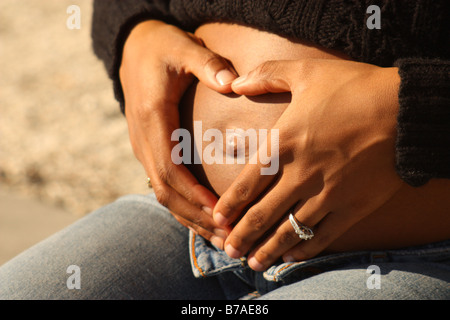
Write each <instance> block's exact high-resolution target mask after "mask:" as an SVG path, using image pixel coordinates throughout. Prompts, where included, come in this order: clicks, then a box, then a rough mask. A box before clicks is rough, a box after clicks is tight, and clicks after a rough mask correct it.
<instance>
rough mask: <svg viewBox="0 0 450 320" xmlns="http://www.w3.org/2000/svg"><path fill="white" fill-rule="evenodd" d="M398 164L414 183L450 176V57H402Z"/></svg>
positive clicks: (399, 61) (399, 66)
mask: <svg viewBox="0 0 450 320" xmlns="http://www.w3.org/2000/svg"><path fill="white" fill-rule="evenodd" d="M395 66H397V67H398V68H399V75H400V79H401V82H400V90H399V104H400V108H399V114H398V128H397V145H396V166H397V172H398V173H399V175H400V177H401V178H402V179H403V180H404V181H405V182H407V183H408V184H410V185H411V186H416V187H417V186H421V185H423V184H425V183H426V182H427V181H428V180H430V179H431V178H447V179H448V178H450V61H445V60H444V61H443V60H438V59H430V60H427V59H419V58H418V59H414V58H408V59H399V60H398V61H396V63H395Z"/></svg>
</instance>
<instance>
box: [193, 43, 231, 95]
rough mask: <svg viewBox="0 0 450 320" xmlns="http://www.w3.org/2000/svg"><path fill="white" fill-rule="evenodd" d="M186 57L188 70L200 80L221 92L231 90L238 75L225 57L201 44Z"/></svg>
mask: <svg viewBox="0 0 450 320" xmlns="http://www.w3.org/2000/svg"><path fill="white" fill-rule="evenodd" d="M185 58H186V60H185V61H186V63H185V65H186V70H187V72H189V73H192V74H193V75H195V76H196V77H197V78H198V80H199V81H200V82H202V83H204V84H205V85H206V86H207V87H209V88H210V89H213V90H216V91H218V92H220V93H230V92H231V83H232V82H233V80H235V79H236V78H237V77H238V76H237V72H236V71H235V70H234V68H233V67H232V66H231V64H230V62H228V60H226V59H225V58H224V57H222V56H220V55H218V54H216V53H214V52H213V51H211V50H209V49H208V48H205V47H202V46H200V45H199V46H195V49H194V50H192V51H191V52H190V53H189V54H188V55H186V56H185Z"/></svg>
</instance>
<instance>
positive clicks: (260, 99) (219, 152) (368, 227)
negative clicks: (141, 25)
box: [180, 23, 450, 251]
mask: <svg viewBox="0 0 450 320" xmlns="http://www.w3.org/2000/svg"><path fill="white" fill-rule="evenodd" d="M196 35H197V36H198V37H200V38H201V39H202V40H203V42H204V43H205V45H206V46H207V47H208V48H210V49H211V50H212V51H214V52H217V53H218V54H220V55H222V56H223V57H225V58H227V59H228V60H229V61H230V62H231V63H232V65H233V66H234V68H235V70H236V71H237V72H238V73H239V74H245V73H247V72H249V71H251V70H253V69H254V68H255V67H256V66H258V65H259V64H261V63H262V62H264V61H267V60H293V59H302V58H318V59H320V58H321V59H348V57H346V56H344V55H342V54H339V53H336V52H333V51H328V50H324V49H321V48H318V47H316V46H314V45H312V44H310V43H306V42H293V41H290V40H288V39H285V38H282V37H279V36H277V35H274V34H270V33H266V32H262V31H259V30H255V29H252V28H248V27H244V26H239V25H230V24H221V23H211V24H206V25H203V26H201V27H200V28H199V29H198V30H197V31H196ZM290 98H291V97H290V94H289V93H281V94H266V95H262V96H257V97H245V96H238V95H235V94H226V95H224V94H220V93H217V92H215V91H213V90H211V89H209V88H207V87H206V86H204V85H203V84H202V83H196V84H194V85H193V86H191V88H189V89H188V91H187V92H186V95H185V96H184V98H183V100H182V102H181V104H180V121H181V127H183V128H186V129H187V130H188V131H189V132H190V133H191V137H193V139H192V140H193V141H194V140H195V141H196V145H197V149H196V150H193V151H196V152H197V154H198V155H199V156H201V160H202V161H197V162H198V163H195V164H192V165H189V166H188V167H189V169H190V170H191V171H192V172H193V173H194V175H195V176H196V177H197V178H198V179H199V181H200V182H201V183H202V184H204V185H205V186H207V187H209V188H210V189H211V190H212V191H214V192H215V193H216V194H217V195H219V196H220V195H221V194H222V193H223V192H225V190H226V189H227V188H228V186H229V185H230V184H231V183H232V181H233V180H234V179H235V178H236V177H237V175H238V174H239V172H240V171H241V170H242V168H243V166H244V165H245V164H242V163H238V161H237V157H238V154H237V153H236V149H238V148H237V147H238V146H241V145H239V144H238V143H237V142H238V141H239V139H241V138H240V137H239V134H236V133H237V132H238V131H237V130H236V129H242V130H244V131H246V132H247V133H248V132H250V131H249V130H251V132H254V133H255V134H256V141H257V143H260V142H261V141H262V139H261V137H259V133H260V132H265V131H267V130H268V129H270V128H271V127H272V126H273V125H274V124H275V122H276V121H277V119H278V118H279V117H280V115H281V114H282V112H283V111H284V110H285V108H286V107H287V105H288V104H289V102H290ZM194 128H195V130H194ZM227 130H228V132H227ZM260 130H261V131H260ZM194 131H195V135H194ZM208 133H213V135H212V137H213V138H211V137H209V138H211V140H208V139H206V140H208V141H205V137H206V136H207V135H205V134H208ZM219 133H220V134H219ZM194 137H195V138H194ZM244 142H245V147H246V148H245V152H246V153H245V156H246V162H248V161H249V160H248V156H249V151H250V150H249V149H251V148H249V146H250V145H251V143H250V140H249V139H247V140H245V139H244ZM211 150H213V151H211ZM208 157H209V158H210V159H208ZM211 158H212V161H211ZM233 158H234V160H235V161H229V160H230V159H231V160H233ZM220 159H222V161H219V160H220ZM227 159H228V161H227ZM197 160H199V157H197ZM205 160H206V161H205ZM208 160H210V161H208ZM449 194H450V183H449V182H448V181H446V180H436V181H432V182H430V183H428V184H427V185H426V186H425V187H421V188H411V187H409V186H407V185H404V186H403V188H402V189H401V190H400V191H399V192H398V193H397V194H396V196H395V197H393V198H392V199H391V201H389V202H388V203H386V204H385V205H384V206H383V207H381V208H380V209H379V210H377V211H376V212H374V213H373V214H371V215H370V216H368V217H367V218H365V219H363V220H361V221H360V222H359V223H357V224H356V225H355V226H353V227H352V228H351V229H350V230H348V231H347V232H346V233H345V234H344V235H343V236H341V237H340V238H339V239H338V240H337V241H335V243H333V244H332V245H331V246H330V247H329V248H328V251H348V250H359V249H382V248H395V247H402V246H408V245H418V244H424V243H429V242H433V241H440V240H444V239H448V238H450V200H449V199H448V195H449Z"/></svg>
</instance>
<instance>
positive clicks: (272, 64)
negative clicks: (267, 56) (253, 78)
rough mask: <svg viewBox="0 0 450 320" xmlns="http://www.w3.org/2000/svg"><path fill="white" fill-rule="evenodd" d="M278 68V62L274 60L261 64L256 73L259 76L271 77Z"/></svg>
mask: <svg viewBox="0 0 450 320" xmlns="http://www.w3.org/2000/svg"><path fill="white" fill-rule="evenodd" d="M276 67H277V62H276V61H274V60H269V61H266V62H264V63H262V64H260V65H259V66H258V67H257V68H256V72H257V73H258V74H261V75H264V76H269V75H271V74H272V73H273V72H274V71H275V69H276Z"/></svg>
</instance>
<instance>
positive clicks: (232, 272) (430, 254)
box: [0, 194, 450, 300]
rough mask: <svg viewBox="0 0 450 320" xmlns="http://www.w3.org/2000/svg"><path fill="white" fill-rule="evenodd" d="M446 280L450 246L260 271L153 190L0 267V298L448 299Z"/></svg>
mask: <svg viewBox="0 0 450 320" xmlns="http://www.w3.org/2000/svg"><path fill="white" fill-rule="evenodd" d="M69 266H76V267H77V268H78V269H77V270H78V271H77V272H78V274H76V271H72V270H73V269H68V267H69ZM74 276H77V278H73V277H74ZM73 279H75V280H74V282H73V283H77V284H78V285H79V289H78V287H75V288H74V287H73V286H71V285H70V283H72V282H71V281H72V280H73ZM449 280H450V241H444V242H440V243H434V244H429V245H425V246H422V247H420V248H406V249H403V250H388V251H380V252H369V251H367V252H348V253H339V254H332V255H325V256H321V257H317V258H314V259H310V260H307V261H305V262H301V263H281V264H279V265H276V266H273V267H272V268H270V269H269V270H267V271H266V272H263V273H262V272H254V271H252V270H251V269H249V268H248V266H246V261H245V259H231V258H229V257H228V256H227V255H226V254H225V253H224V252H223V251H220V250H218V249H217V248H215V247H214V246H212V245H211V244H210V243H209V242H207V241H205V240H204V239H203V238H201V237H199V236H197V235H195V234H192V233H191V234H189V232H188V231H187V229H186V228H185V227H183V226H181V225H180V224H179V223H178V222H177V221H176V220H175V219H174V218H173V217H172V216H171V214H170V213H169V212H168V210H167V209H166V208H164V207H162V206H161V205H160V204H159V203H158V202H157V201H156V199H155V196H154V195H153V194H150V195H147V196H144V195H131V196H125V197H122V198H120V199H118V200H117V201H116V202H114V203H112V204H110V205H107V206H105V207H103V208H101V209H99V210H97V211H95V212H93V213H91V214H89V215H86V216H85V217H83V218H81V219H80V220H79V221H77V222H76V223H74V224H73V225H71V226H69V227H67V228H65V229H64V230H62V231H60V232H58V233H56V234H55V235H53V236H51V237H50V238H48V239H46V240H44V241H42V242H40V243H38V244H37V245H35V246H33V247H32V248H30V249H28V250H26V251H25V252H23V253H22V254H20V255H18V256H17V257H15V258H14V259H12V260H11V261H9V262H7V263H5V264H4V265H2V266H1V267H0V299H190V300H195V299H209V300H211V299H246V298H250V297H252V298H257V299H449V298H450V288H449Z"/></svg>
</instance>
